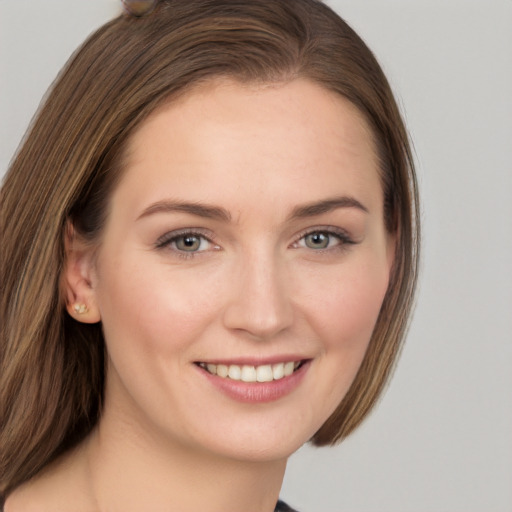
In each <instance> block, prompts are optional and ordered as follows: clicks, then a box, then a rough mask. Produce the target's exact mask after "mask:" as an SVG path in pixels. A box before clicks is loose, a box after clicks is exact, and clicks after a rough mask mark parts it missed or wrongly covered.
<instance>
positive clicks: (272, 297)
mask: <svg viewBox="0 0 512 512" xmlns="http://www.w3.org/2000/svg"><path fill="white" fill-rule="evenodd" d="M232 279H233V282H232V283H230V288H231V290H232V291H231V294H230V300H229V302H228V305H227V306H226V308H225V311H224V325H225V327H226V328H228V329H230V330H235V331H238V332H240V333H245V334H247V335H249V336H250V337H251V338H253V339H261V340H264V339H271V338H272V337H275V336H276V335H277V334H279V333H281V332H283V331H285V330H286V329H287V328H288V327H289V326H290V325H291V324H292V321H293V307H292V302H291V300H290V299H291V297H290V296H289V293H288V290H289V288H290V286H289V280H288V279H287V272H286V269H285V268H284V263H282V264H281V265H280V264H279V262H277V261H275V258H272V257H267V256H265V255H262V254H256V255H253V256H251V257H247V258H244V259H243V260H242V261H240V263H239V268H238V269H237V271H236V272H234V275H233V277H232Z"/></svg>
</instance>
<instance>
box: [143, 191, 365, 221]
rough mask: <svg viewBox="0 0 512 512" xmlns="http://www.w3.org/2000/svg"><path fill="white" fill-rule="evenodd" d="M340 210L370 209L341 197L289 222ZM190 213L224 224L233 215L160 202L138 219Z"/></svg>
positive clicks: (307, 208) (299, 211)
mask: <svg viewBox="0 0 512 512" xmlns="http://www.w3.org/2000/svg"><path fill="white" fill-rule="evenodd" d="M338 208H357V209H358V210H361V211H363V212H365V213H368V208H366V206H364V205H363V204H362V203H361V202H359V201H358V200H357V199H355V198H354V197H350V196H341V197H333V198H330V199H324V200H322V201H315V202H312V203H308V204H305V205H302V206H297V207H295V208H294V209H293V211H292V213H291V215H290V216H289V218H288V220H293V219H302V218H306V217H314V216H315V215H322V214H323V213H328V212H331V211H333V210H337V209H338ZM174 212H177V213H188V214H190V215H195V216H197V217H202V218H206V219H214V220H219V221H223V222H230V221H231V214H230V213H229V212H228V211H227V210H226V209H225V208H222V207H220V206H213V205H208V204H204V203H189V202H186V201H170V200H163V201H158V202H156V203H154V204H152V205H150V206H148V207H147V208H146V209H145V210H144V211H143V212H142V213H141V214H140V215H139V217H138V218H137V220H139V219H142V218H144V217H148V216H149V215H153V214H155V213H174Z"/></svg>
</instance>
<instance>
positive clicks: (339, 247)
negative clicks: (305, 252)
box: [292, 226, 356, 253]
mask: <svg viewBox="0 0 512 512" xmlns="http://www.w3.org/2000/svg"><path fill="white" fill-rule="evenodd" d="M315 234H323V235H327V236H328V237H334V238H336V239H337V240H338V242H339V243H337V244H336V245H335V246H333V247H326V248H323V249H322V248H320V249H313V248H311V247H301V246H299V245H298V244H299V243H300V242H301V241H302V240H305V239H306V237H307V236H310V235H315ZM355 244H356V242H355V241H354V240H353V238H352V237H351V236H350V235H349V234H348V233H347V231H345V230H344V229H341V228H336V227H333V226H320V227H315V228H313V229H308V230H306V231H303V232H302V233H300V235H299V236H298V237H297V240H296V241H295V242H294V243H293V244H292V247H294V248H297V249H300V248H306V249H310V250H312V251H314V252H316V253H325V252H328V251H344V250H347V248H348V247H347V246H348V245H355Z"/></svg>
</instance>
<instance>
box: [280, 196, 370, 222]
mask: <svg viewBox="0 0 512 512" xmlns="http://www.w3.org/2000/svg"><path fill="white" fill-rule="evenodd" d="M338 208H357V209H358V210H361V211H363V212H365V213H368V208H366V206H364V205H363V204H362V203H361V202H359V201H358V200H357V199H355V198H354V197H350V196H340V197H333V198H330V199H324V200H322V201H315V202H313V203H309V204H305V205H303V206H297V207H296V208H294V210H293V211H292V214H291V215H290V220H292V219H303V218H305V217H314V216H315V215H321V214H323V213H328V212H331V211H333V210H337V209H338Z"/></svg>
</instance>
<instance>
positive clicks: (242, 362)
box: [195, 355, 311, 366]
mask: <svg viewBox="0 0 512 512" xmlns="http://www.w3.org/2000/svg"><path fill="white" fill-rule="evenodd" d="M309 359H311V357H305V356H298V355H278V356H271V357H234V358H229V359H220V358H219V359H217V358H213V359H200V360H197V361H195V362H196V363H207V364H224V365H226V366H230V365H238V366H263V365H266V364H278V363H288V362H291V361H293V362H294V363H295V362H297V361H307V360H309Z"/></svg>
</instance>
